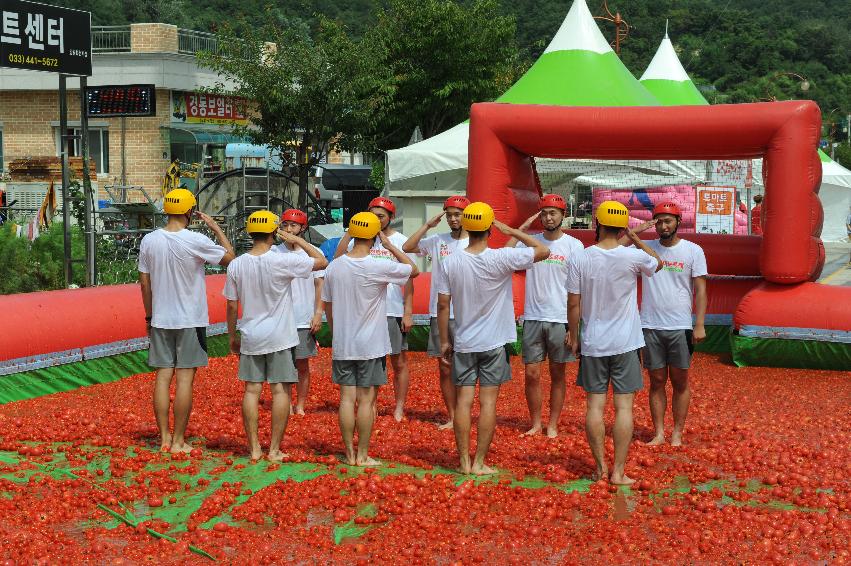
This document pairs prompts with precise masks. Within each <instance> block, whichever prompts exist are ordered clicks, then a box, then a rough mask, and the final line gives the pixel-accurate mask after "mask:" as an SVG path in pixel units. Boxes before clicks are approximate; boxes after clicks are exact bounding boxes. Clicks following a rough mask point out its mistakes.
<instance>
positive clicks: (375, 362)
mask: <svg viewBox="0 0 851 566" xmlns="http://www.w3.org/2000/svg"><path fill="white" fill-rule="evenodd" d="M331 381H333V382H334V383H336V384H337V385H354V386H356V387H375V386H378V385H384V384H385V383H387V357H386V356H382V357H380V358H373V359H371V360H331Z"/></svg>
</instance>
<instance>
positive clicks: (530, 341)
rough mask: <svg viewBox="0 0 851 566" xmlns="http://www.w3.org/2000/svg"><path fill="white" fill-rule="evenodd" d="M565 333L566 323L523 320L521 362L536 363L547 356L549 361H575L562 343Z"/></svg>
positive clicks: (568, 349)
mask: <svg viewBox="0 0 851 566" xmlns="http://www.w3.org/2000/svg"><path fill="white" fill-rule="evenodd" d="M566 335H567V324H566V323H563V322H544V321H541V320H525V321H523V344H522V346H523V363H524V364H536V363H538V362H543V361H544V360H545V359H547V357H548V356H549V358H550V361H551V362H557V363H566V362H575V361H576V358H574V357H573V352H571V351H570V348H568V347H567V346H565V345H564V337H565V336H566Z"/></svg>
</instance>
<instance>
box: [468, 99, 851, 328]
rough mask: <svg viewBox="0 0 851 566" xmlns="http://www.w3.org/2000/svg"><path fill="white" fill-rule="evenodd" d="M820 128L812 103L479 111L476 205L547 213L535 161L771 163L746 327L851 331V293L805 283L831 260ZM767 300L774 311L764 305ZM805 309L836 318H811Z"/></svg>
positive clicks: (743, 315) (472, 144) (473, 116)
mask: <svg viewBox="0 0 851 566" xmlns="http://www.w3.org/2000/svg"><path fill="white" fill-rule="evenodd" d="M820 130H821V116H820V112H819V109H818V106H816V104H815V103H813V102H810V101H789V102H771V103H759V104H737V105H719V106H681V107H627V108H589V107H559V106H536V105H520V104H510V105H509V104H499V103H483V104H475V105H473V107H472V110H471V113H470V141H469V163H468V175H467V196H468V197H469V198H470V199H471V200H474V201H476V200H481V201H486V202H488V203H490V204H491V205H492V206H493V207H494V211H495V212H496V216H497V218H499V219H500V220H502V221H503V222H505V223H507V224H509V225H513V226H517V225H519V224H520V223H521V222H522V221H523V220H524V219H526V218H527V217H528V216H530V215H531V214H533V213H534V211H535V210H536V209H537V202H538V197H539V195H540V188H539V185H538V182H537V179H536V175H535V169H534V163H533V159H534V157H547V158H557V159H573V158H592V159H594V158H596V159H720V158H738V159H745V158H758V157H762V158H763V159H764V161H763V174H764V183H765V193H766V197H765V201H764V203H763V237H762V240H761V246H760V249H759V253H758V256H757V257H758V258H759V273H760V274H761V275H762V276H763V277H764V279H765V281H766V283H765V284H763V285H762V286H761V287H759V288H758V289H755V290H754V291H751V293H753V294H755V296H754V297H753V300H748V301H743V302H742V304H740V305H739V309H738V311H737V313H736V323H737V326H739V325H742V324H744V325H747V324H749V321H748V319H749V318H751V317H755V318H757V319H758V320H759V325H760V326H768V327H776V328H806V329H817V330H818V329H834V330H841V331H847V330H848V329H851V290H843V291H840V292H839V293H837V292H836V291H835V290H834V289H827V288H826V287H824V286H823V285H818V284H813V283H810V284H806V283H807V282H810V281H815V280H816V279H817V278H818V276H819V275H820V273H821V269H822V267H823V265H824V257H825V255H824V246H823V245H822V242H821V239H820V238H819V236H820V235H821V226H822V219H823V211H822V207H821V202H820V201H819V199H818V196H817V193H818V189H819V186H820V184H821V163H820V161H819V157H818V154H817V152H816V147H817V144H818V140H819V135H820ZM703 238H705V237H701V236H697V237H696V238H695V241H698V243H701V245H705V242H704V241H703ZM690 239H691V238H690ZM494 240H496V242H495V243H497V244H498V243H501V242H503V241H504V240H505V237H504V236H503V235H502V234H498V235H495V236H494ZM756 241H758V240H756ZM727 243H729V241H728V242H727ZM741 243H742V244H744V245H745V246H746V247H748V248H750V249H751V250H753V249H754V247H755V240H754V239H753V238H750V239H748V240H742V241H741ZM713 244H715V245H717V246H721V247H722V248H723V246H724V245H725V244H724V243H723V242H722V241H714V242H713ZM740 255H741V254H740ZM745 255H746V256H747V255H748V254H747V253H745ZM751 257H754V255H751ZM707 258H708V259H709V263H710V270H711V271H712V272H715V273H717V272H718V270H717V268H718V267H721V266H724V264H725V263H726V261H725V260H724V259H723V256H721V258H719V257H718V254H715V253H713V252H712V251H710V250H707ZM713 264H714V266H713ZM739 265H740V266H741V263H739ZM727 267H730V266H727ZM740 268H741V267H740ZM722 272H725V271H723V270H722ZM726 272H727V273H729V270H727V271H726ZM745 272H750V273H752V272H753V269H750V270H746V271H745ZM738 274H740V275H741V274H743V273H742V272H739V273H738ZM767 293H768V294H770V296H771V298H772V300H771V301H770V302H769V301H763V300H762V299H761V297H762V296H763V295H765V294H767ZM837 294H840V295H842V296H843V297H844V301H842V303H843V304H838V305H837V304H836V302H837ZM806 303H811V304H813V305H820V306H821V307H826V308H814V309H804V310H801V309H800V305H801V304H806ZM743 305H744V306H745V307H746V311H745V312H743V311H742V309H743ZM763 307H764V308H763ZM828 311H830V312H831V314H830V316H827V315H826V314H825V313H827V312H828Z"/></svg>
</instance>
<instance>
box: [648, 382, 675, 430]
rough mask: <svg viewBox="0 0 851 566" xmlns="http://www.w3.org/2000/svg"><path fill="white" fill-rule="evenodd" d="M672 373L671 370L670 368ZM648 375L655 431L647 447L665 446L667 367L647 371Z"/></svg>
mask: <svg viewBox="0 0 851 566" xmlns="http://www.w3.org/2000/svg"><path fill="white" fill-rule="evenodd" d="M671 370H672V371H673V368H671ZM647 373H649V374H650V416H651V417H652V418H653V429H654V430H655V431H656V433H655V435H654V436H653V440H651V441H650V442H648V443H647V445H648V446H658V445H659V444H665V411H666V410H667V408H668V394H667V392H666V391H665V383H666V382H667V381H668V367H667V366H665V367H663V368H661V369H651V370H647Z"/></svg>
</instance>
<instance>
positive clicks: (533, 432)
mask: <svg viewBox="0 0 851 566" xmlns="http://www.w3.org/2000/svg"><path fill="white" fill-rule="evenodd" d="M539 432H541V425H535V426H533V427H532V428H530V429H529V430H527V431H526V432H524V433H523V434H521V435H520V436H521V437H522V436H535V435H536V434H538V433H539Z"/></svg>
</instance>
